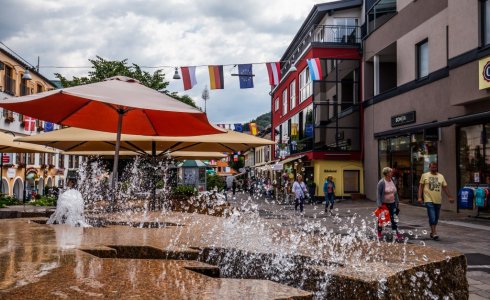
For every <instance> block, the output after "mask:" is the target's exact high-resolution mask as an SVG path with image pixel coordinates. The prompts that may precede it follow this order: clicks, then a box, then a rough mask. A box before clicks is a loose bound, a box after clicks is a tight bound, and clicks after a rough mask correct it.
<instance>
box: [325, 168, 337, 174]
mask: <svg viewBox="0 0 490 300" xmlns="http://www.w3.org/2000/svg"><path fill="white" fill-rule="evenodd" d="M323 173H337V170H329V169H325V170H323Z"/></svg>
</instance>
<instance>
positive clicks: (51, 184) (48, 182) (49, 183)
mask: <svg viewBox="0 0 490 300" xmlns="http://www.w3.org/2000/svg"><path fill="white" fill-rule="evenodd" d="M46 186H47V187H53V179H51V177H48V180H47V183H46Z"/></svg>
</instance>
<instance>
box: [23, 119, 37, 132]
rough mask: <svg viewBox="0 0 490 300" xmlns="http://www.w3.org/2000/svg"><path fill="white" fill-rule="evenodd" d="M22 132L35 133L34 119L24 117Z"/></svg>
mask: <svg viewBox="0 0 490 300" xmlns="http://www.w3.org/2000/svg"><path fill="white" fill-rule="evenodd" d="M24 130H25V131H35V130H36V119H34V118H31V117H24Z"/></svg>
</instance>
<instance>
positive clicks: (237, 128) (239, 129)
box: [233, 123, 243, 132]
mask: <svg viewBox="0 0 490 300" xmlns="http://www.w3.org/2000/svg"><path fill="white" fill-rule="evenodd" d="M233 126H234V127H235V131H238V132H243V126H242V124H240V123H236V124H234V125H233Z"/></svg>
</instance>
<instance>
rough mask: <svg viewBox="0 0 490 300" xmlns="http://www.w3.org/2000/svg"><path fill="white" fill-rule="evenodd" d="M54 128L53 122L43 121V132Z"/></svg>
mask: <svg viewBox="0 0 490 300" xmlns="http://www.w3.org/2000/svg"><path fill="white" fill-rule="evenodd" d="M53 130H54V124H53V123H51V122H44V132H50V131H53Z"/></svg>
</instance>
